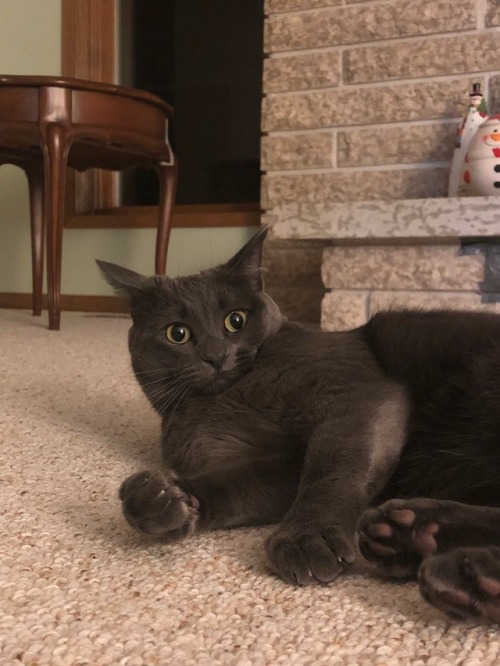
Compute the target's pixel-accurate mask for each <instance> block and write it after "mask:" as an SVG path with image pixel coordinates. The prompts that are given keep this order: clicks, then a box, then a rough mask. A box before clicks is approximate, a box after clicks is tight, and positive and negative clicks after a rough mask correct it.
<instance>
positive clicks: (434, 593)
mask: <svg viewBox="0 0 500 666" xmlns="http://www.w3.org/2000/svg"><path fill="white" fill-rule="evenodd" d="M418 582H419V587H420V593H421V594H422V597H423V598H424V599H425V600H426V601H427V602H429V603H430V604H432V605H433V606H435V607H436V608H439V610H441V611H443V612H445V613H446V614H447V615H449V616H450V617H451V618H453V619H460V620H463V619H468V618H475V617H478V616H479V617H481V616H482V617H483V618H485V619H487V620H489V621H490V622H500V548H497V547H495V546H491V547H483V548H457V549H455V550H452V551H450V552H448V553H443V554H442V555H437V556H436V557H431V558H429V559H427V560H425V561H424V562H422V566H421V567H420V571H419V575H418Z"/></svg>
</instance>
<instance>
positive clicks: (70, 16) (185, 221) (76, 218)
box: [61, 0, 260, 228]
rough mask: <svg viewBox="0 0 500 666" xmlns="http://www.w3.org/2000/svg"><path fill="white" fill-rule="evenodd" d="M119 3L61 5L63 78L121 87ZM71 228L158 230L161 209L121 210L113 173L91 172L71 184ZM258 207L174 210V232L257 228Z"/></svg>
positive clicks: (85, 0) (95, 0)
mask: <svg viewBox="0 0 500 666" xmlns="http://www.w3.org/2000/svg"><path fill="white" fill-rule="evenodd" d="M116 15H117V4H116V0H61V31H62V34H61V59H62V69H61V74H62V76H68V77H74V78H78V79H87V80H91V81H100V82H103V83H115V82H116V69H117V68H116V52H117V43H116V41H117V40H116V29H117V20H116ZM68 187H69V192H70V196H69V197H68V199H69V201H70V202H71V203H70V205H69V206H68V208H67V215H66V221H65V225H66V226H68V227H86V228H92V227H96V228H97V227H99V228H103V227H112V228H120V227H125V228H130V227H156V226H157V219H158V208H157V206H141V207H122V208H117V207H116V202H117V190H116V178H115V176H114V174H113V173H110V172H106V171H102V170H99V169H91V170H89V171H86V172H85V173H76V174H75V178H74V179H70V184H69V186H68ZM259 224H260V206H259V204H220V205H219V204H210V205H207V206H175V207H174V213H173V219H172V225H173V226H174V227H226V226H227V227H229V226H258V225H259Z"/></svg>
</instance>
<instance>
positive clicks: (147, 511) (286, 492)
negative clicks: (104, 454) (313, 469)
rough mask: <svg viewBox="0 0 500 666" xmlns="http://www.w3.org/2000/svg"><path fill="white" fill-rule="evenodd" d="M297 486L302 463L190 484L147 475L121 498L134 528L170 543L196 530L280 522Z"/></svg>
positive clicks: (261, 465) (228, 472)
mask: <svg viewBox="0 0 500 666" xmlns="http://www.w3.org/2000/svg"><path fill="white" fill-rule="evenodd" d="M297 483H298V468H297V462H296V461H295V462H294V461H290V460H283V461H281V462H276V461H274V462H272V463H268V462H256V463H254V464H252V465H248V466H247V467H238V468H237V469H231V468H228V469H225V470H224V472H222V471H221V472H220V473H219V474H218V475H217V476H216V477H214V478H211V477H200V478H197V479H190V480H186V479H182V478H179V477H177V476H176V475H175V474H174V473H173V472H171V471H161V472H149V471H146V472H139V473H137V474H134V475H132V476H131V477H130V478H128V479H127V480H126V481H125V482H124V483H123V484H122V486H121V488H120V499H121V500H122V506H123V513H124V515H125V518H126V519H127V521H128V522H129V523H130V525H132V527H134V528H135V529H136V530H138V531H139V532H142V533H144V534H149V535H151V536H155V537H157V538H160V539H161V540H163V541H167V542H171V541H179V540H181V539H184V538H185V537H187V536H189V535H191V534H193V532H195V531H196V530H207V529H218V528H225V527H240V526H244V525H256V524H264V523H272V522H277V521H278V520H280V519H281V518H282V517H283V515H284V514H285V512H286V511H287V509H288V508H289V507H290V504H291V503H292V501H293V498H294V496H295V494H296V492H297Z"/></svg>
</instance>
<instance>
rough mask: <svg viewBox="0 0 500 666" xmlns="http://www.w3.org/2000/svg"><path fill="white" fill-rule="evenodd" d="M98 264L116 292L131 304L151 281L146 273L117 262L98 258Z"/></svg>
mask: <svg viewBox="0 0 500 666" xmlns="http://www.w3.org/2000/svg"><path fill="white" fill-rule="evenodd" d="M96 264H97V265H98V267H99V270H100V271H101V274H102V276H103V278H104V279H105V280H106V282H108V283H109V284H110V285H111V286H112V287H113V290H114V292H115V294H116V295H117V296H119V297H120V298H122V299H123V300H124V301H125V302H126V303H127V304H128V305H129V306H130V305H132V303H133V302H134V300H135V299H136V298H138V297H140V296H141V295H142V294H143V293H144V289H145V287H146V286H147V285H148V283H150V280H149V279H148V278H146V277H144V275H140V274H139V273H135V272H134V271H131V270H129V269H128V268H123V267H122V266H118V265H117V264H111V263H109V262H108V261H101V260H100V259H96Z"/></svg>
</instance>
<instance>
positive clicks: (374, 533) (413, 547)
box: [358, 500, 440, 578]
mask: <svg viewBox="0 0 500 666" xmlns="http://www.w3.org/2000/svg"><path fill="white" fill-rule="evenodd" d="M424 501H425V500H424ZM435 517H436V516H435V515H434V514H431V513H429V512H427V513H426V511H425V507H424V506H422V505H421V501H420V500H408V501H406V500H390V501H388V502H385V504H382V505H381V506H379V507H378V508H376V509H368V510H367V511H365V512H364V514H363V515H362V517H361V520H360V522H359V526H358V533H359V548H360V550H361V553H362V555H363V557H365V558H366V559H367V560H369V561H371V562H374V563H376V564H378V565H379V566H381V567H382V568H383V569H384V570H385V572H386V573H387V574H389V575H390V576H392V577H395V578H414V577H415V576H416V574H417V571H418V567H419V566H420V562H421V561H422V560H423V559H425V558H426V557H429V556H430V555H434V554H435V553H436V551H437V549H438V544H437V541H436V538H437V535H438V533H439V529H440V526H439V523H438V522H437V521H436V520H433V518H435Z"/></svg>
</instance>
